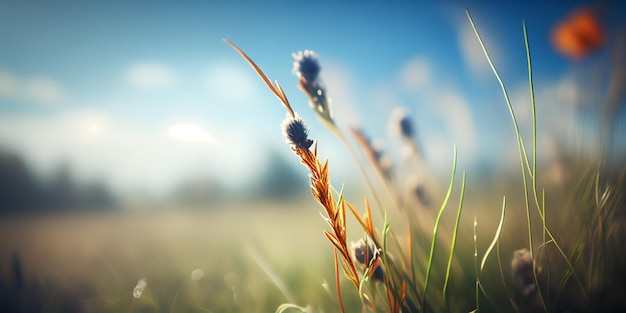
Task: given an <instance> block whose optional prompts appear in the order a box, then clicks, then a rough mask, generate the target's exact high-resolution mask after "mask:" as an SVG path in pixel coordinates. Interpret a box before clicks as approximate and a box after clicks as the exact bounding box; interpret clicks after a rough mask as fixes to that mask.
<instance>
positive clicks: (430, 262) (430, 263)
mask: <svg viewBox="0 0 626 313" xmlns="http://www.w3.org/2000/svg"><path fill="white" fill-rule="evenodd" d="M454 176H456V145H454V156H453V161H452V177H451V178H450V185H449V186H448V192H446V197H445V198H444V200H443V203H442V204H441V208H440V209H439V213H437V219H436V220H435V227H434V229H433V239H432V242H431V244H430V254H429V256H428V265H427V266H426V277H425V278H424V295H423V297H422V298H423V299H424V302H426V291H427V290H428V278H429V276H430V271H431V269H432V267H433V257H434V254H435V243H436V242H437V232H438V230H439V222H440V221H441V216H442V215H443V211H444V210H445V209H446V206H447V205H448V200H449V199H450V194H452V187H453V186H454Z"/></svg>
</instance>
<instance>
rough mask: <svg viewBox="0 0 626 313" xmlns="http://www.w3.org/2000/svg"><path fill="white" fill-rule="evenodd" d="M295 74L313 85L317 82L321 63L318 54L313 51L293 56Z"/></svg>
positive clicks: (300, 52)
mask: <svg viewBox="0 0 626 313" xmlns="http://www.w3.org/2000/svg"><path fill="white" fill-rule="evenodd" d="M292 56H293V59H294V62H293V73H294V74H296V75H298V77H300V78H304V79H305V80H306V81H307V82H309V83H312V82H314V81H316V80H317V77H318V75H319V73H320V70H321V67H320V63H319V62H318V61H317V54H316V53H315V52H313V51H311V50H304V52H302V51H298V53H294V54H292Z"/></svg>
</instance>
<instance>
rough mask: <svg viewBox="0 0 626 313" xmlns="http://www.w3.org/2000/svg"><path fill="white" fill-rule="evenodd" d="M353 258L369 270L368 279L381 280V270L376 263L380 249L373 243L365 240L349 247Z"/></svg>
mask: <svg viewBox="0 0 626 313" xmlns="http://www.w3.org/2000/svg"><path fill="white" fill-rule="evenodd" d="M350 249H351V250H352V254H353V255H354V258H355V259H356V260H357V261H358V262H359V263H360V264H361V265H362V266H363V267H364V268H369V269H370V273H369V275H370V277H371V278H372V279H374V280H381V281H382V280H383V275H384V274H383V270H382V268H381V267H380V266H378V263H379V261H380V252H381V250H380V249H377V248H376V246H374V243H373V242H372V241H371V240H369V239H367V238H365V239H361V240H359V241H357V242H353V243H352V244H351V245H350Z"/></svg>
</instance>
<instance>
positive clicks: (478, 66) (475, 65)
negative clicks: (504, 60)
mask: <svg viewBox="0 0 626 313" xmlns="http://www.w3.org/2000/svg"><path fill="white" fill-rule="evenodd" d="M477 27H478V26H477ZM457 29H458V30H457V35H458V40H459V50H460V51H461V54H462V57H463V60H464V61H465V64H466V65H467V67H468V68H469V69H470V70H471V71H472V72H473V73H474V74H476V75H485V74H488V73H490V71H491V67H490V66H489V62H487V57H486V56H485V53H484V51H483V49H482V47H481V46H480V42H479V41H478V37H476V34H475V33H474V30H473V29H472V27H471V26H470V25H468V23H461V24H459V26H458V28H457ZM478 31H479V33H480V37H481V39H482V41H483V43H484V44H485V47H486V48H487V51H488V52H489V57H490V58H491V60H492V62H494V64H496V66H497V64H500V54H499V53H498V49H497V47H496V45H495V43H494V42H493V41H492V40H491V39H490V36H489V34H488V31H487V30H485V29H480V28H479V29H478Z"/></svg>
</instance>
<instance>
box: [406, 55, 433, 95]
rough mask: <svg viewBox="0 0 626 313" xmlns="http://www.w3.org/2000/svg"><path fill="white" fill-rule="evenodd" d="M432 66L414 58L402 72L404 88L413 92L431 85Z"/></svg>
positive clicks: (423, 60)
mask: <svg viewBox="0 0 626 313" xmlns="http://www.w3.org/2000/svg"><path fill="white" fill-rule="evenodd" d="M430 75H431V74H430V65H429V64H428V61H427V60H425V59H423V58H419V57H414V58H413V59H411V60H409V61H408V62H407V63H406V64H405V65H404V67H403V68H402V70H401V73H400V81H401V83H402V87H404V88H406V89H408V90H412V89H417V90H421V89H423V88H424V87H426V86H428V84H430Z"/></svg>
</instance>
